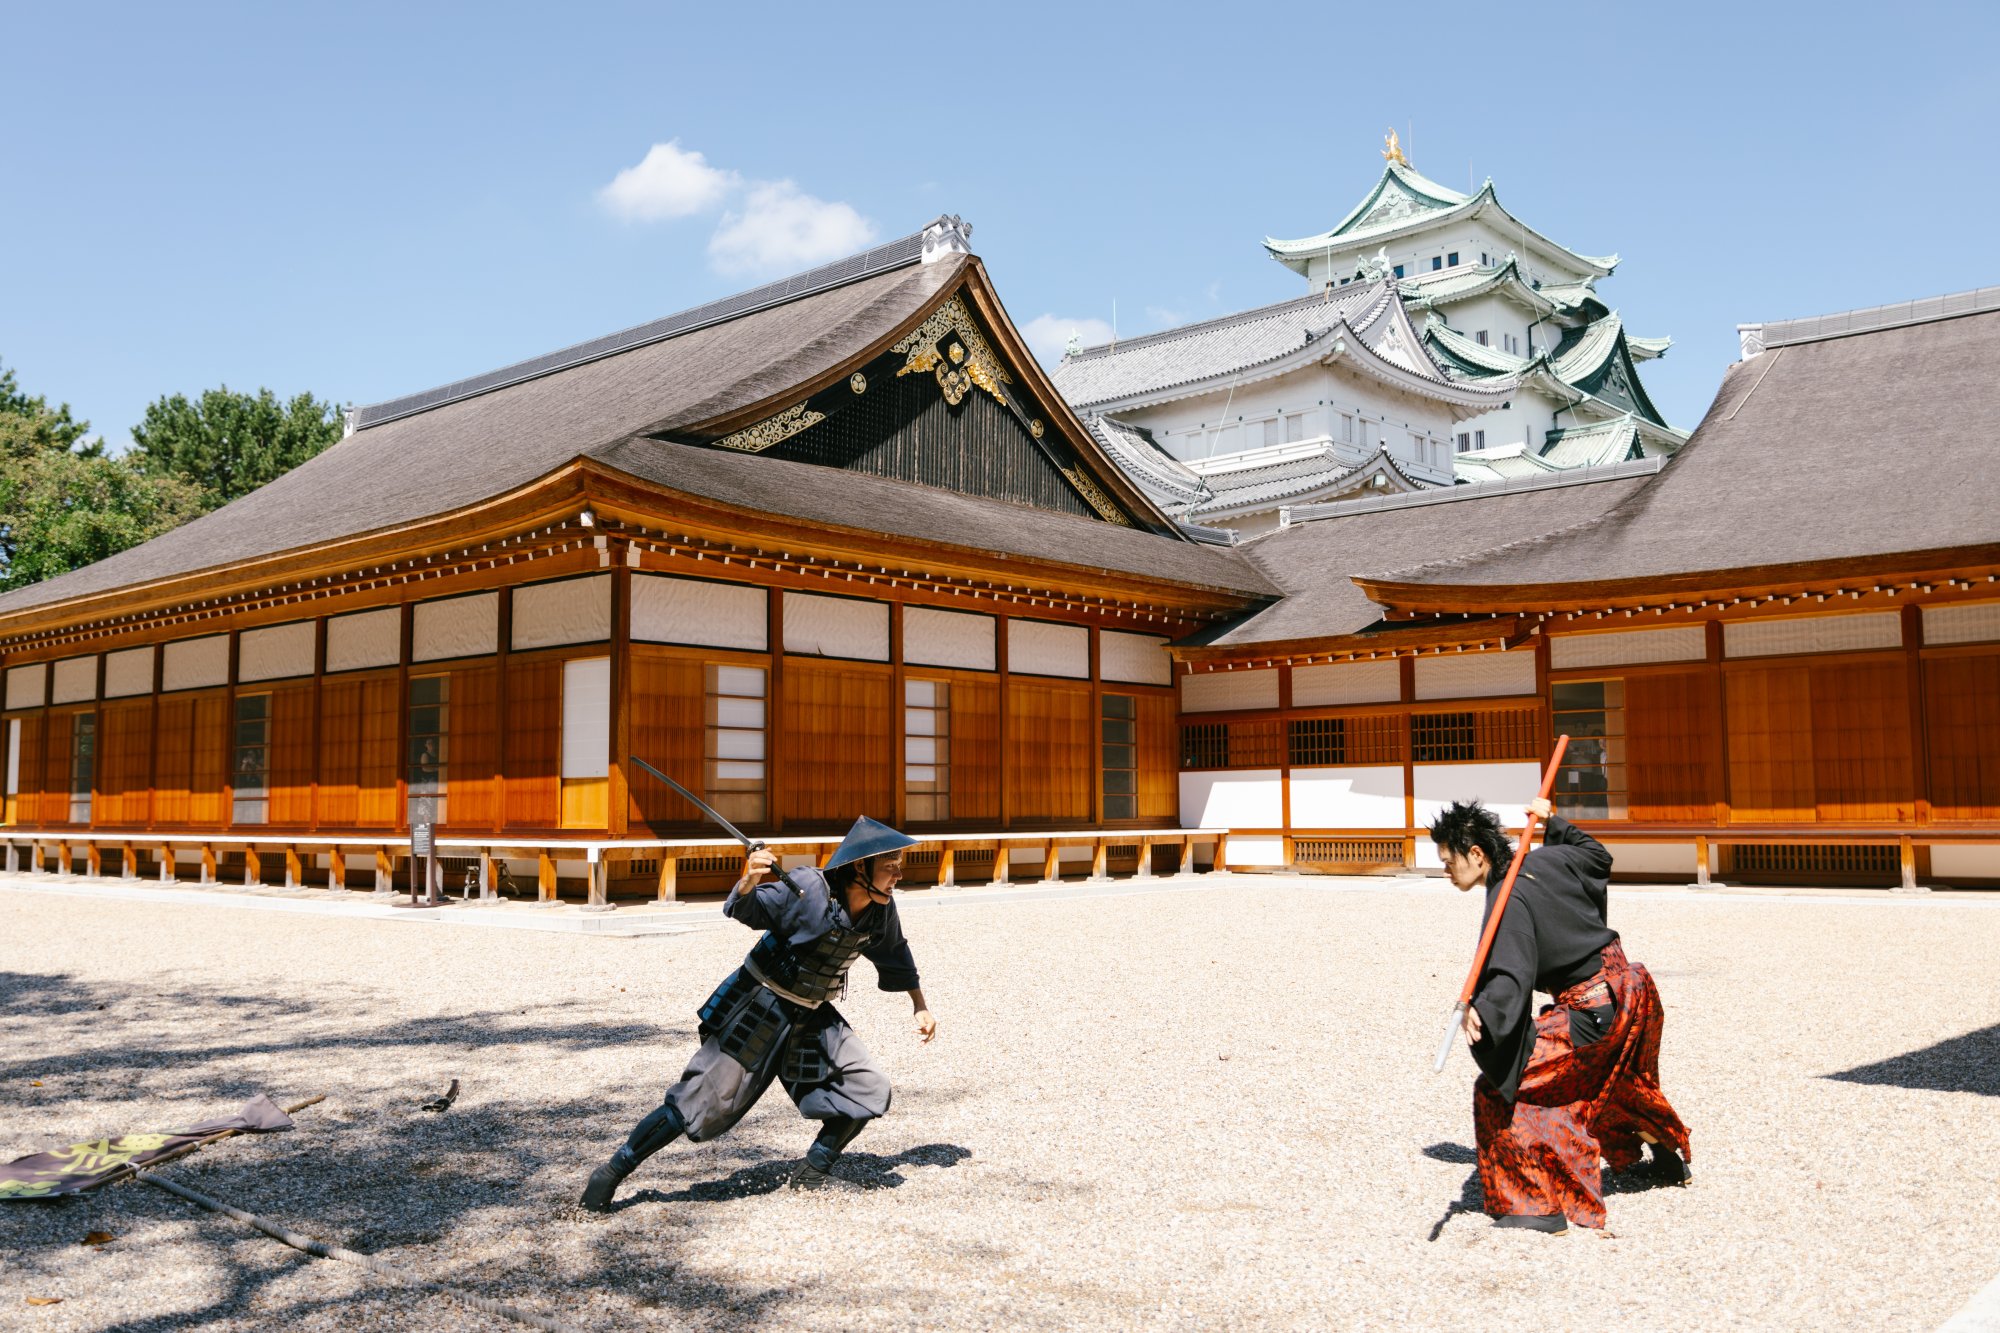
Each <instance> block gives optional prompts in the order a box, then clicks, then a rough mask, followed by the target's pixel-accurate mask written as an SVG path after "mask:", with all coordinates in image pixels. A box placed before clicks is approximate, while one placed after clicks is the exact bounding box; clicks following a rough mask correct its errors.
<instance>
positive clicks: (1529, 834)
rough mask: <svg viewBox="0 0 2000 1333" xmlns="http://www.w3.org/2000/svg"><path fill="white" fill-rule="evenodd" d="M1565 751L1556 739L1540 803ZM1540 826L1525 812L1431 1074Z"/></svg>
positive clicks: (1565, 740) (1565, 741) (1467, 1003)
mask: <svg viewBox="0 0 2000 1333" xmlns="http://www.w3.org/2000/svg"><path fill="white" fill-rule="evenodd" d="M1567 749H1569V737H1567V736H1558V737H1556V752H1555V753H1554V754H1553V755H1551V756H1550V757H1549V766H1548V770H1547V771H1546V772H1544V773H1543V774H1542V789H1541V791H1539V792H1537V793H1536V796H1537V797H1538V798H1539V799H1541V800H1544V801H1546V800H1548V799H1549V793H1550V792H1551V791H1553V790H1554V789H1555V785H1556V770H1557V769H1559V768H1561V767H1562V759H1563V751H1565V750H1567ZM1540 823H1541V820H1540V818H1539V817H1537V816H1536V814H1535V812H1534V811H1533V810H1530V811H1528V822H1527V826H1526V827H1525V828H1523V829H1522V830H1521V841H1520V842H1518V843H1516V844H1515V845H1514V861H1513V864H1511V865H1509V866H1508V867H1507V877H1506V878H1505V879H1503V880H1501V881H1500V893H1499V896H1498V897H1497V898H1495V899H1494V902H1493V910H1492V911H1491V912H1489V913H1487V916H1486V929H1485V930H1483V931H1481V932H1480V933H1479V950H1478V952H1477V953H1475V954H1473V955H1472V968H1471V970H1470V971H1468V972H1467V973H1466V974H1465V985H1464V986H1462V987H1461V988H1460V989H1459V992H1458V1003H1457V1004H1455V1005H1453V1006H1452V1007H1451V1021H1450V1023H1448V1024H1447V1025H1446V1026H1445V1031H1444V1041H1443V1042H1442V1043H1440V1044H1439V1046H1438V1053H1437V1062H1436V1063H1435V1064H1434V1065H1433V1066H1432V1072H1433V1073H1438V1074H1442V1073H1443V1072H1444V1062H1445V1060H1446V1058H1447V1057H1449V1056H1450V1055H1451V1047H1452V1039H1453V1038H1455V1037H1456V1036H1457V1035H1458V1027H1459V1024H1460V1023H1461V1022H1463V1021H1464V1019H1465V1011H1466V1010H1467V1009H1469V1008H1471V1007H1472V995H1473V992H1474V991H1476V990H1478V989H1479V974H1480V973H1481V972H1484V971H1485V970H1486V956H1487V955H1488V954H1489V953H1491V952H1493V937H1494V936H1495V935H1496V934H1498V933H1499V931H1500V918H1501V917H1502V916H1505V915H1506V913H1507V900H1508V899H1509V898H1511V897H1513V896H1514V877H1515V876H1516V875H1518V874H1520V873H1521V862H1523V861H1525V860H1526V859H1527V857H1528V845H1529V844H1530V843H1531V842H1533V841H1534V839H1535V828H1536V826H1537V825H1539V824H1540Z"/></svg>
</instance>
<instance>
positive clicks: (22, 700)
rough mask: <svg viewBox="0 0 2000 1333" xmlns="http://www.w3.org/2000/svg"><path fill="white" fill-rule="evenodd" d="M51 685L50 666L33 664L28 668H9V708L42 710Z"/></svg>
mask: <svg viewBox="0 0 2000 1333" xmlns="http://www.w3.org/2000/svg"><path fill="white" fill-rule="evenodd" d="M48 683H49V664H48V663H47V662H31V663H29V664H28V665H27V666H17V667H9V668H7V706H8V707H9V708H40V707H41V706H42V702H43V700H42V696H43V694H44V693H46V692H47V688H48Z"/></svg>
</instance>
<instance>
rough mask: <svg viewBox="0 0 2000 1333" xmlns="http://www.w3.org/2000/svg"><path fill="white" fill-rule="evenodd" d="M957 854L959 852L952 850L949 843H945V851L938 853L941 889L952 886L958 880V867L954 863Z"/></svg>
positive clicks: (938, 876) (939, 884)
mask: <svg viewBox="0 0 2000 1333" xmlns="http://www.w3.org/2000/svg"><path fill="white" fill-rule="evenodd" d="M956 855H957V853H955V852H954V851H953V850H952V848H951V845H950V844H949V843H947V844H946V845H945V848H944V850H943V851H941V852H939V853H938V873H937V886H938V887H939V888H941V889H948V888H951V887H952V886H953V885H954V884H956V883H957V882H958V877H957V874H956V867H955V866H954V864H953V859H954V857H955V856H956Z"/></svg>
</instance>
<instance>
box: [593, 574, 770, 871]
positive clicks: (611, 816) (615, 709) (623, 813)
mask: <svg viewBox="0 0 2000 1333" xmlns="http://www.w3.org/2000/svg"><path fill="white" fill-rule="evenodd" d="M634 549H635V548H634V547H632V546H630V545H628V544H626V543H623V542H619V543H615V544H613V546H612V551H611V554H612V556H613V563H612V566H611V767H610V770H609V772H608V774H607V776H606V780H605V788H606V790H605V793H604V831H605V832H606V833H607V834H609V835H610V836H611V837H614V838H622V837H624V836H625V833H626V830H627V828H628V827H629V826H630V824H629V821H630V818H631V804H632V801H631V797H630V796H629V795H628V794H627V793H628V791H629V790H630V789H629V788H628V787H627V785H626V783H627V781H628V777H629V775H628V774H627V773H626V771H625V766H626V763H627V762H628V757H629V756H630V755H631V753H632V567H631V566H630V565H628V564H627V563H626V562H625V553H626V552H627V551H631V550H634ZM768 720H769V719H766V721H767V722H768Z"/></svg>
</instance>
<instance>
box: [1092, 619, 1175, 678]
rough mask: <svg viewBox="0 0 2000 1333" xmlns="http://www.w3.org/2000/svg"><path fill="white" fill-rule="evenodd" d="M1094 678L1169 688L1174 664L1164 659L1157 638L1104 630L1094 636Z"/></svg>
mask: <svg viewBox="0 0 2000 1333" xmlns="http://www.w3.org/2000/svg"><path fill="white" fill-rule="evenodd" d="M1097 674H1098V677H1099V678H1100V679H1102V680H1115V681H1122V682H1129V683H1131V684H1135V685H1171V684H1173V683H1174V664H1173V659H1171V658H1169V657H1168V656H1167V641H1166V640H1165V639H1164V638H1162V637H1160V636H1159V635H1156V634H1126V633H1124V632H1122V631H1120V630H1113V629H1107V630H1100V631H1098V635H1097Z"/></svg>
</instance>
